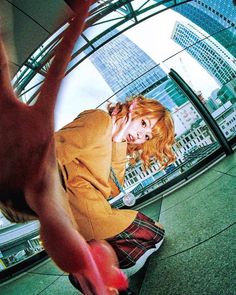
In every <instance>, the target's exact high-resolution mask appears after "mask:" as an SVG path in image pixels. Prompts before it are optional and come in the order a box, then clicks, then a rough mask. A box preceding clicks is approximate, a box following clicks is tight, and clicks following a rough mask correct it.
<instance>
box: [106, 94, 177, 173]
mask: <svg viewBox="0 0 236 295" xmlns="http://www.w3.org/2000/svg"><path fill="white" fill-rule="evenodd" d="M131 104H135V107H134V109H133V111H132V113H133V118H140V117H149V118H150V119H152V118H157V123H156V124H155V126H154V127H153V129H152V135H153V137H152V139H150V140H148V141H146V142H145V143H143V144H132V143H129V144H128V149H127V153H128V155H129V156H130V158H131V159H130V163H131V164H134V163H135V162H137V161H138V160H141V161H142V162H143V164H144V167H145V168H147V167H148V166H149V165H150V162H151V160H152V159H156V160H157V161H158V162H159V163H160V165H161V168H162V169H163V168H165V167H166V166H167V165H169V164H170V163H172V162H174V160H175V154H174V152H173V150H172V145H173V144H174V142H175V130H174V122H173V119H172V117H171V113H170V111H168V110H167V109H166V108H165V107H164V106H163V105H162V104H161V103H160V102H158V101H157V100H155V99H150V98H146V97H144V96H142V95H138V96H135V97H132V98H131V99H129V100H127V101H126V102H125V103H120V102H118V103H116V104H115V105H112V104H110V105H108V112H109V114H110V115H111V116H112V115H114V114H115V115H116V119H117V120H119V119H120V118H123V117H125V116H127V115H128V112H129V109H130V106H131Z"/></svg>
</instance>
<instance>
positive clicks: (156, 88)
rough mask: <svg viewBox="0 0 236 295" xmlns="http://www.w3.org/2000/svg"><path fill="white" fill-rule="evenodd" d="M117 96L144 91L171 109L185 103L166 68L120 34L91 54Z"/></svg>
mask: <svg viewBox="0 0 236 295" xmlns="http://www.w3.org/2000/svg"><path fill="white" fill-rule="evenodd" d="M90 60H91V62H92V63H93V64H94V66H95V67H96V68H97V70H98V71H99V72H100V74H101V75H102V76H103V78H104V80H105V81H106V82H107V84H108V85H109V87H110V88H111V89H112V91H113V92H114V93H115V94H116V97H117V98H118V99H119V100H121V101H124V100H125V98H126V97H129V96H132V95H137V94H143V95H147V96H150V97H152V98H156V99H158V100H159V101H160V102H161V103H162V104H163V105H164V106H165V107H167V108H168V109H170V110H173V109H175V108H176V107H178V106H180V105H182V104H183V103H185V102H186V98H185V96H184V95H183V94H182V93H179V91H178V90H177V87H176V86H175V84H174V83H173V82H172V81H171V80H170V79H169V78H168V76H167V74H166V73H165V72H164V70H163V69H162V68H161V67H160V66H158V65H157V64H156V62H155V61H154V60H153V59H152V58H151V57H150V56H148V55H147V54H146V53H145V52H144V51H143V50H142V49H141V48H139V47H138V46H137V45H136V44H135V43H134V42H132V41H131V40H130V39H129V38H128V37H126V36H125V35H119V36H118V37H116V38H115V39H113V40H111V41H110V42H109V43H107V44H105V45H104V46H102V47H101V48H100V49H98V50H97V51H96V52H95V53H93V54H92V55H91V56H90Z"/></svg>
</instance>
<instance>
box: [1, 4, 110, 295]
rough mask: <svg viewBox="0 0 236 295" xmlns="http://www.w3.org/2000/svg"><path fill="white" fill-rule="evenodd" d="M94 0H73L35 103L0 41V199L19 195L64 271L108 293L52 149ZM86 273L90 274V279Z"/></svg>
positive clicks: (12, 200)
mask: <svg viewBox="0 0 236 295" xmlns="http://www.w3.org/2000/svg"><path fill="white" fill-rule="evenodd" d="M93 2H94V0H77V2H76V3H77V11H78V15H77V16H75V18H74V20H73V21H72V23H71V24H70V26H69V28H68V29H67V30H66V32H65V34H64V37H63V39H62V41H61V43H60V45H59V46H58V49H57V52H56V55H55V57H54V60H53V62H52V65H51V67H50V70H49V72H48V75H47V77H46V79H45V82H44V84H43V86H42V88H41V92H40V95H39V98H38V101H37V103H36V104H35V105H34V106H27V105H25V104H23V103H22V102H20V101H19V100H18V98H17V97H16V96H15V94H14V92H13V89H12V87H11V83H10V75H9V71H8V65H7V56H6V53H5V49H4V46H3V43H2V41H1V43H0V111H1V116H0V142H1V145H0V167H1V173H0V201H2V202H3V203H7V204H12V206H13V208H14V207H16V204H18V205H19V203H20V202H21V199H20V198H22V196H24V198H25V200H26V202H27V204H28V206H29V207H30V208H31V209H32V210H33V211H34V212H35V213H36V215H37V216H38V218H39V221H40V231H41V238H42V241H43V245H44V247H45V249H46V251H47V252H48V253H49V255H50V256H51V257H52V259H53V260H54V261H55V262H56V264H57V265H58V266H59V267H60V268H62V269H63V270H64V271H66V272H70V273H76V274H79V275H80V276H82V277H87V279H89V280H90V284H91V285H93V286H94V294H99V295H100V294H104V295H105V294H108V292H107V289H106V287H105V284H104V281H103V280H102V278H101V275H100V272H99V270H98V267H97V266H96V263H95V261H94V259H93V255H92V253H91V251H90V247H89V246H88V245H87V243H86V241H85V240H84V239H83V237H82V236H81V235H80V234H79V232H78V231H77V229H76V228H75V226H74V222H73V216H72V214H71V212H70V208H69V205H68V202H67V195H66V193H65V191H64V189H63V188H62V186H61V182H60V177H59V174H58V167H57V161H56V156H55V148H54V106H55V102H56V99H57V93H58V90H59V87H60V83H61V80H62V79H63V76H64V72H65V69H66V66H67V64H68V62H69V60H70V55H71V51H72V49H73V46H74V43H75V41H76V40H77V38H78V36H79V34H80V33H81V32H82V30H83V23H84V21H85V19H86V17H87V16H88V9H89V6H90V4H91V3H93ZM90 277H91V279H90Z"/></svg>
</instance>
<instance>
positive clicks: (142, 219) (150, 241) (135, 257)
mask: <svg viewBox="0 0 236 295" xmlns="http://www.w3.org/2000/svg"><path fill="white" fill-rule="evenodd" d="M164 233H165V231H164V228H163V225H162V224H160V223H159V222H155V221H153V220H152V219H150V218H149V217H147V216H145V215H144V214H142V213H138V214H137V217H136V219H135V220H134V221H133V223H132V224H131V225H130V226H129V227H128V228H127V229H126V230H125V231H123V232H122V233H120V234H118V235H116V236H115V237H113V238H109V239H107V242H108V243H110V245H111V246H112V247H113V249H114V250H115V252H116V254H117V257H118V260H119V266H120V268H121V269H122V271H123V272H124V273H125V274H126V275H127V276H131V275H133V274H135V273H136V272H137V271H138V270H140V269H141V268H142V267H143V266H144V264H145V262H146V261H147V259H148V257H149V256H150V255H151V254H152V253H154V252H156V251H157V250H158V249H159V248H160V246H161V245H162V243H163V240H164Z"/></svg>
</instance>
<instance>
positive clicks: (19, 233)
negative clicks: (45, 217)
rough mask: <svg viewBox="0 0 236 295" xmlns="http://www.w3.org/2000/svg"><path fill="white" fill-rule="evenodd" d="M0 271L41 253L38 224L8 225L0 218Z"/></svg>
mask: <svg viewBox="0 0 236 295" xmlns="http://www.w3.org/2000/svg"><path fill="white" fill-rule="evenodd" d="M1 222H2V226H1V228H0V270H1V271H3V270H5V269H6V268H9V267H12V266H15V265H16V264H18V263H20V262H21V261H24V260H25V259H28V258H30V257H32V256H34V255H36V254H38V253H40V252H41V251H43V247H42V243H41V241H40V238H39V223H38V222H37V221H35V222H29V223H25V224H23V225H22V224H13V223H11V224H9V222H7V221H6V219H5V218H4V217H2V216H1Z"/></svg>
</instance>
